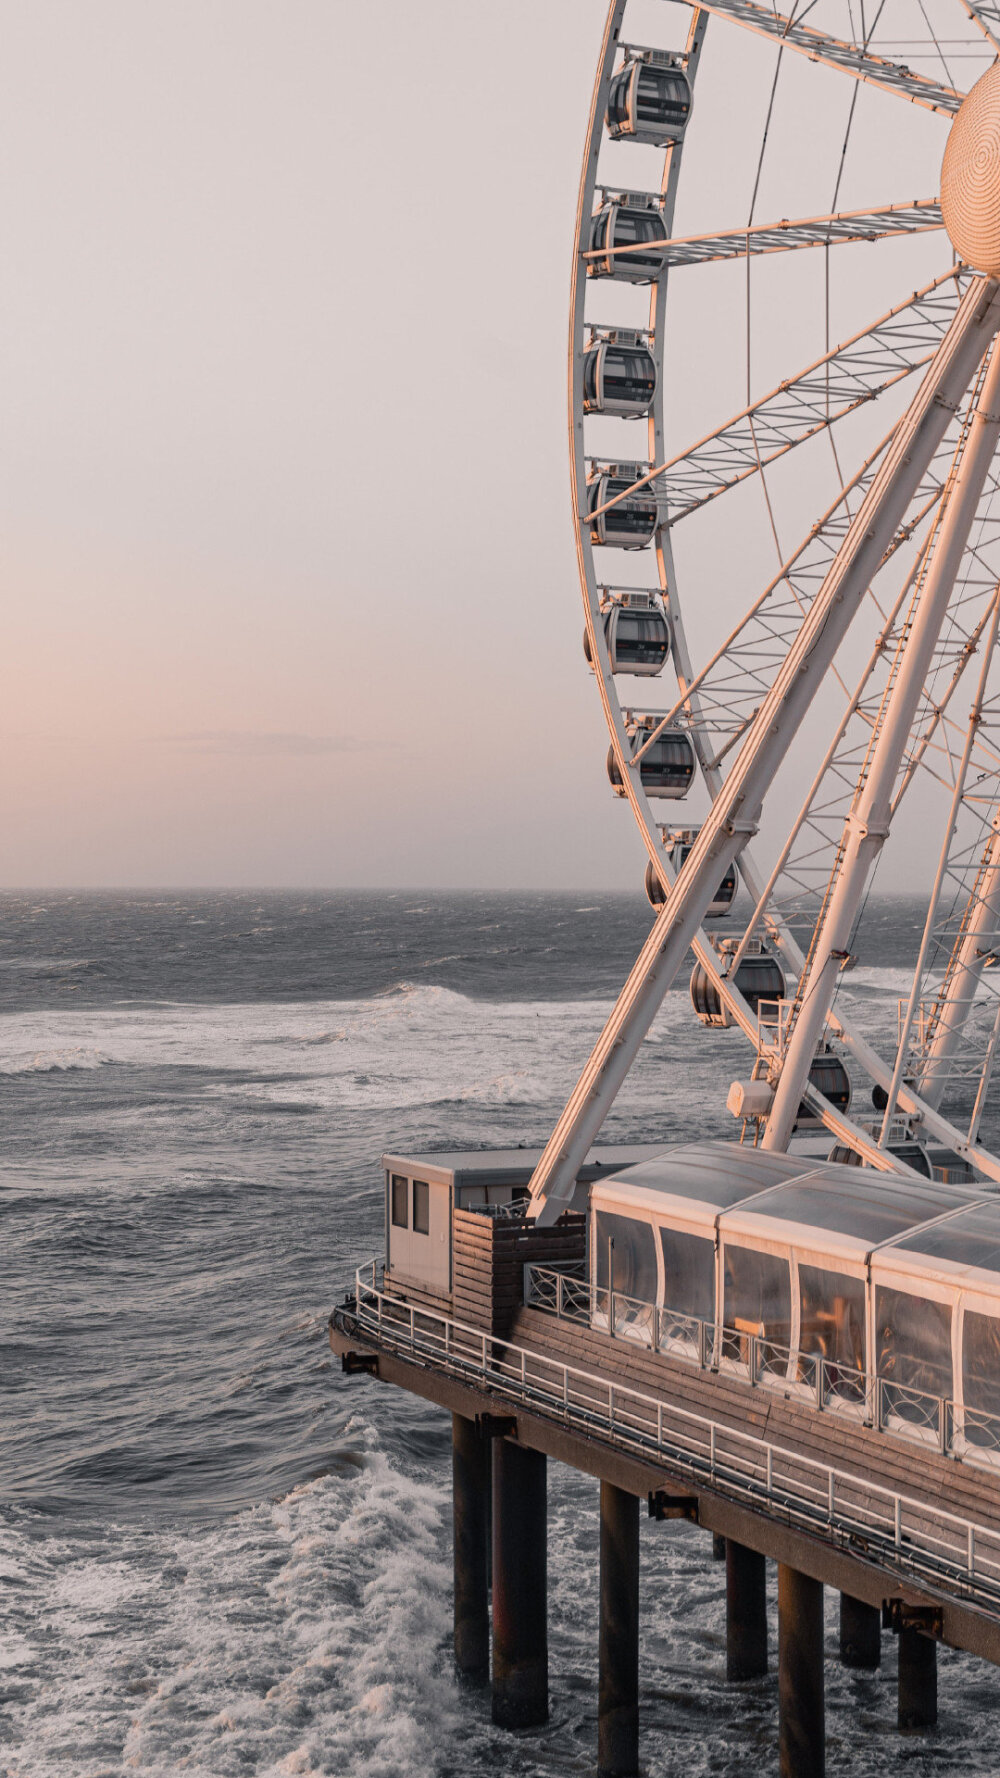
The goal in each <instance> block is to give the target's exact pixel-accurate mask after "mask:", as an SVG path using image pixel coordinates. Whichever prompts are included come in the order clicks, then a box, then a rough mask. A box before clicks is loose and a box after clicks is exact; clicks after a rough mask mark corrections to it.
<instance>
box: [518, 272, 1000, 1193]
mask: <svg viewBox="0 0 1000 1778" xmlns="http://www.w3.org/2000/svg"><path fill="white" fill-rule="evenodd" d="M998 289H1000V287H998V285H997V284H996V283H995V282H992V281H988V282H982V283H981V282H979V281H978V280H977V281H975V282H973V283H972V284H970V286H969V288H968V289H967V291H966V292H965V295H964V296H963V297H962V300H961V302H960V303H959V306H958V309H957V310H956V313H955V317H954V320H953V321H952V324H951V326H950V327H949V329H948V332H947V334H946V335H945V338H944V340H943V341H942V343H941V345H940V346H939V348H938V350H937V351H936V352H935V354H934V357H933V359H932V360H931V363H930V365H929V366H928V368H927V371H926V373H925V375H924V377H923V379H922V381H921V384H920V387H919V389H918V390H917V392H916V394H915V396H914V398H913V401H912V402H911V403H910V406H909V408H908V409H907V411H906V413H905V414H904V416H903V418H902V420H901V421H900V423H899V426H898V427H897V429H896V432H895V434H894V435H893V440H892V443H891V444H890V446H889V448H888V450H887V451H886V453H885V456H884V458H883V460H882V463H881V465H880V467H879V469H878V472H877V473H876V475H875V476H874V478H873V480H872V483H871V486H870V488H869V490H868V492H867V494H866V495H865V498H864V500H863V501H862V503H861V506H860V508H859V509H858V512H857V514H856V516H855V518H854V520H853V522H852V524H851V526H850V528H849V530H848V532H847V535H846V537H845V538H844V541H843V543H842V544H841V547H840V549H839V550H838V552H837V555H836V557H835V558H834V561H833V563H832V565H831V567H830V570H829V572H828V574H827V576H826V579H825V580H824V582H823V586H822V588H821V589H820V591H819V593H818V594H817V596H816V598H815V600H814V602H813V605H812V607H811V609H810V611H809V614H808V616H807V617H806V619H805V621H804V622H803V624H802V626H801V629H800V630H799V633H798V635H797V637H796V639H795V641H794V642H793V644H792V646H791V648H790V649H789V652H788V655H787V657H786V659H785V662H784V665H783V666H782V667H781V669H780V670H779V672H778V674H777V676H776V678H775V681H774V684H773V685H772V687H771V689H770V691H769V692H768V693H767V695H766V697H765V698H764V699H763V701H762V703H761V707H760V710H759V711H758V713H757V716H756V717H755V719H754V721H753V723H752V724H751V726H750V729H749V731H748V733H747V737H746V740H745V741H744V743H743V746H742V748H741V750H740V753H739V755H738V756H737V759H736V761H735V763H734V765H733V769H732V771H731V772H730V775H729V777H728V778H727V780H726V782H725V784H724V786H723V787H722V790H721V792H720V794H719V796H718V797H717V798H716V801H715V803H714V804H713V806H712V809H711V812H710V814H709V816H708V818H707V820H706V821H705V823H704V825H703V826H702V829H701V832H700V833H699V835H698V837H697V839H696V840H695V842H694V844H693V846H692V848H691V852H690V854H689V856H688V859H687V862H686V863H685V864H684V866H683V868H682V870H681V871H680V873H679V874H678V877H677V880H676V882H675V883H674V885H673V888H672V889H671V891H670V893H669V894H668V896H667V899H666V901H665V903H664V905H663V907H662V908H661V910H660V913H659V914H658V916H657V918H656V920H655V921H654V923H653V926H652V929H651V931H650V934H649V937H648V939H647V940H646V943H645V944H644V945H643V948H642V950H641V952H640V953H639V957H638V958H637V960H636V963H635V965H634V967H633V969H632V971H631V974H630V975H629V978H628V981H627V982H626V984H625V987H624V988H623V990H622V992H621V994H620V995H619V997H618V1001H617V1004H616V1005H615V1008H614V1011H613V1012H612V1014H611V1017H610V1018H609V1019H608V1021H607V1024H606V1025H605V1027H604V1030H603V1031H602V1033H601V1035H600V1037H599V1038H598V1041H597V1044H596V1045H595V1047H594V1050H593V1052H592V1053H591V1056H590V1058H589V1060H588V1062H587V1065H586V1067H585V1068H584V1070H583V1073H582V1075H581V1076H580V1079H579V1081H578V1082H577V1085H576V1087H575V1088H574V1090H573V1092H572V1094H571V1095H570V1098H569V1101H568V1103H567V1105H566V1108H565V1110H564V1111H563V1113H562V1116H561V1117H560V1118H559V1121H558V1123H557V1124H556V1127H555V1129H554V1131H553V1133H552V1136H551V1137H550V1139H549V1141H548V1143H547V1145H546V1147H545V1150H544V1152H543V1154H542V1157H541V1159H540V1161H539V1163H538V1166H537V1167H536V1169H535V1172H534V1175H533V1177H532V1181H531V1203H530V1205H529V1214H530V1215H532V1216H533V1217H535V1218H536V1219H537V1220H540V1221H542V1222H554V1221H555V1219H556V1218H557V1217H558V1216H559V1214H560V1212H561V1211H562V1209H563V1207H564V1206H565V1205H566V1204H567V1203H568V1202H569V1201H570V1199H571V1197H572V1194H573V1191H574V1188H575V1184H576V1177H577V1174H578V1173H579V1170H580V1168H581V1166H582V1165H583V1162H584V1159H585V1157H586V1155H587V1151H588V1150H589V1148H590V1147H591V1145H592V1144H593V1142H594V1140H595V1138H596V1136H597V1132H598V1131H599V1130H600V1128H601V1125H602V1124H603V1122H604V1119H605V1117H606V1116H607V1114H608V1111H609V1110H610V1108H611V1106H612V1104H613V1103H614V1100H615V1096H616V1095H617V1093H618V1090H619V1088H620V1087H621V1085H622V1083H623V1081H624V1080H625V1078H626V1076H627V1074H628V1072H629V1069H630V1068H631V1066H632V1063H633V1061H634V1060H635V1057H636V1055H637V1054H638V1051H639V1048H640V1046H641V1044H642V1041H643V1039H644V1037H645V1036H646V1033H647V1032H648V1030H649V1027H650V1025H651V1024H652V1022H653V1019H654V1018H655V1016H656V1013H657V1011H658V1010H659V1007H660V1005H661V1003H662V1000H663V996H664V995H665V993H666V992H667V990H668V988H669V987H670V985H671V983H672V982H673V980H674V977H675V976H676V974H677V971H678V969H679V968H680V966H681V964H682V963H683V960H684V958H685V957H686V955H687V951H688V946H689V945H690V943H691V940H692V939H693V938H694V936H695V933H696V932H697V930H698V927H699V926H700V924H701V921H702V918H703V916H704V913H705V910H706V908H707V907H708V904H709V902H710V901H711V899H712V897H713V895H714V894H715V891H716V889H717V887H718V884H719V881H720V878H721V877H722V876H724V875H725V872H726V870H727V869H728V868H729V865H730V864H732V863H733V861H734V859H735V858H736V855H737V853H738V852H739V851H740V849H741V847H742V846H744V845H745V844H746V841H747V839H748V837H750V836H751V835H752V834H753V833H755V832H756V830H757V826H758V823H759V820H760V812H761V807H762V804H763V801H764V797H765V795H766V793H767V790H768V788H769V787H770V784H771V782H772V780H773V778H774V775H775V772H776V771H777V769H778V767H779V766H780V764H781V762H782V760H783V759H784V758H785V755H786V754H787V752H788V749H789V747H790V746H791V744H792V742H793V740H794V738H795V736H796V734H797V733H798V730H799V727H800V726H801V723H802V721H803V718H804V717H805V714H806V712H807V710H808V709H809V707H810V705H811V703H812V701H813V698H814V697H815V696H816V694H817V692H818V690H819V687H820V685H821V684H822V681H823V679H824V678H825V675H826V672H827V670H828V668H829V666H830V664H831V662H832V661H833V659H834V657H835V655H836V653H837V650H838V648H839V647H840V644H841V642H842V641H843V639H844V636H845V635H846V633H847V630H848V628H849V627H850V623H851V620H852V618H853V617H854V616H855V614H856V612H857V610H858V607H859V605H860V604H861V601H862V599H863V598H864V596H865V594H866V592H867V589H868V586H869V585H870V583H871V581H872V580H873V579H874V577H875V574H876V573H877V571H878V568H879V564H880V563H881V561H882V557H883V555H884V554H885V551H886V549H887V548H888V546H889V543H890V542H891V540H892V538H893V536H894V535H895V532H896V528H897V526H898V525H899V523H900V521H901V520H902V518H903V515H904V513H905V511H906V508H907V505H908V502H909V500H910V499H911V497H912V495H913V493H914V491H915V490H916V488H917V487H918V486H919V483H920V480H921V477H922V476H923V474H924V471H925V470H926V468H927V466H928V464H929V463H930V461H931V458H932V457H933V455H934V452H935V450H936V449H937V447H938V445H939V444H940V442H941V439H942V438H943V437H944V434H945V432H946V430H947V427H948V424H949V422H950V421H951V419H952V418H953V416H954V414H955V413H956V411H957V410H958V407H959V405H960V403H961V401H962V398H963V396H964V395H965V392H966V390H967V388H968V386H969V383H970V382H971V380H972V378H973V376H974V375H975V372H976V369H977V367H978V365H979V363H980V361H981V359H982V357H983V354H984V352H985V351H986V350H987V348H988V346H989V344H990V342H991V340H992V339H993V337H994V334H995V333H996V329H997V326H998V325H1000V295H998ZM797 1104H798V1101H797V1100H796V1106H797Z"/></svg>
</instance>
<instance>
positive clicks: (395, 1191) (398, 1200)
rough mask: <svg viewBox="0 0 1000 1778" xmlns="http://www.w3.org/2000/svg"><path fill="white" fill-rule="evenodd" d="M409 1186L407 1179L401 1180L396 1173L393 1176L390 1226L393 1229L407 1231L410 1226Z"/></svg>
mask: <svg viewBox="0 0 1000 1778" xmlns="http://www.w3.org/2000/svg"><path fill="white" fill-rule="evenodd" d="M409 1185H410V1182H409V1180H408V1179H403V1178H402V1177H401V1176H400V1174H398V1173H394V1174H393V1176H392V1226H393V1228H394V1229H408V1228H409V1226H410V1214H409V1195H410V1194H409Z"/></svg>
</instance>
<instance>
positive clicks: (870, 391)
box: [591, 267, 972, 525]
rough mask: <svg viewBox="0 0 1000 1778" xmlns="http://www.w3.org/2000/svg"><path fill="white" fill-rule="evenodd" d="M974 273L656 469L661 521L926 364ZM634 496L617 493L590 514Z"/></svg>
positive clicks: (899, 313) (861, 336)
mask: <svg viewBox="0 0 1000 1778" xmlns="http://www.w3.org/2000/svg"><path fill="white" fill-rule="evenodd" d="M970 276H972V274H970V273H968V272H962V273H958V272H956V271H955V269H954V267H952V268H950V269H949V270H948V271H947V272H944V273H942V274H941V276H940V277H938V278H935V279H934V280H933V281H932V282H931V283H930V284H927V285H925V286H924V288H923V289H922V290H918V291H916V292H915V293H914V295H913V296H911V297H909V298H908V299H907V301H906V302H905V303H900V304H899V306H898V307H897V308H895V309H891V310H890V311H889V313H888V314H887V315H883V316H882V317H881V318H880V319H879V320H878V321H876V322H875V323H874V324H873V325H872V326H870V327H866V328H863V329H862V330H861V331H860V332H859V333H856V334H854V335H853V336H852V337H851V338H850V339H848V340H846V341H845V342H844V344H843V345H840V346H835V347H834V348H833V349H832V350H831V351H830V352H827V353H825V354H824V355H823V357H822V358H818V359H816V360H815V361H814V362H813V363H811V364H809V365H807V366H806V368H805V369H804V370H802V371H799V372H798V374H797V375H796V376H793V377H790V378H788V379H787V380H786V381H785V382H783V383H779V384H778V385H777V387H776V388H774V389H771V390H770V391H769V392H768V394H766V395H763V396H761V397H760V399H759V400H758V401H755V402H751V403H750V405H749V406H747V407H745V408H743V409H741V411H740V412H739V413H738V414H736V415H735V416H734V417H733V418H732V419H731V420H727V421H726V423H725V425H723V426H721V427H719V428H718V429H717V430H716V431H714V432H711V433H708V434H707V435H706V437H704V438H702V439H699V441H698V442H697V443H696V444H694V445H692V446H691V447H690V448H689V449H688V450H686V451H683V452H681V453H680V455H679V456H677V457H674V458H672V459H671V460H670V462H669V463H664V464H661V465H658V466H657V467H655V468H653V469H651V470H650V471H649V473H648V474H647V475H645V476H644V477H643V478H642V480H641V482H639V483H637V484H636V485H637V486H643V485H645V483H647V482H648V483H651V484H652V485H653V487H654V489H655V492H656V496H657V500H658V501H659V502H660V506H661V512H662V522H663V523H664V524H667V525H675V524H677V523H678V521H679V520H680V519H683V518H686V517H687V516H688V515H689V514H690V513H692V512H697V511H698V509H699V507H702V506H705V505H707V503H708V502H709V501H710V500H715V499H717V498H718V496H719V495H720V494H724V493H726V492H727V490H728V489H730V488H734V487H736V486H737V485H738V484H739V483H740V482H743V481H746V480H747V478H748V477H750V476H753V475H757V474H759V473H760V471H761V470H762V469H763V468H766V467H767V465H768V464H770V463H774V462H776V461H777V459H778V458H779V457H784V456H785V455H787V453H788V452H789V451H791V450H794V449H795V447H796V446H797V445H800V444H804V443H805V441H806V440H807V439H810V438H814V437H815V436H816V435H817V433H820V432H823V431H826V430H828V429H829V428H830V427H831V426H833V425H834V424H835V422H836V421H837V420H841V419H843V418H844V417H845V416H846V415H847V414H851V413H853V412H854V411H855V410H856V409H857V408H859V407H861V406H862V405H863V404H864V403H865V402H869V401H872V400H874V399H876V398H877V397H878V396H880V395H883V394H885V392H886V391H887V390H888V389H891V388H893V387H894V385H895V384H897V383H900V382H902V381H903V379H904V378H905V377H908V376H910V375H911V373H912V372H913V371H915V370H918V369H920V368H921V367H922V366H923V365H925V364H927V363H928V362H929V361H930V359H931V358H932V357H933V355H934V351H935V349H936V348H937V346H938V345H939V344H940V342H941V340H942V339H943V338H944V335H945V333H946V332H947V329H948V325H949V323H950V321H951V319H952V316H953V315H954V313H955V309H956V306H957V303H958V300H959V296H960V294H961V291H962V289H963V288H965V286H966V284H967V282H968V279H969V278H970ZM628 492H629V493H630V492H631V490H629V491H628ZM627 497H628V494H619V495H616V496H615V497H614V498H613V499H612V500H608V501H606V502H605V504H604V505H603V506H600V507H597V508H596V509H595V512H594V513H593V514H591V517H592V518H594V517H598V516H599V515H600V514H601V513H603V512H607V511H609V510H610V509H611V508H612V507H613V506H616V505H618V504H619V502H620V501H621V500H623V499H626V498H627Z"/></svg>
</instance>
